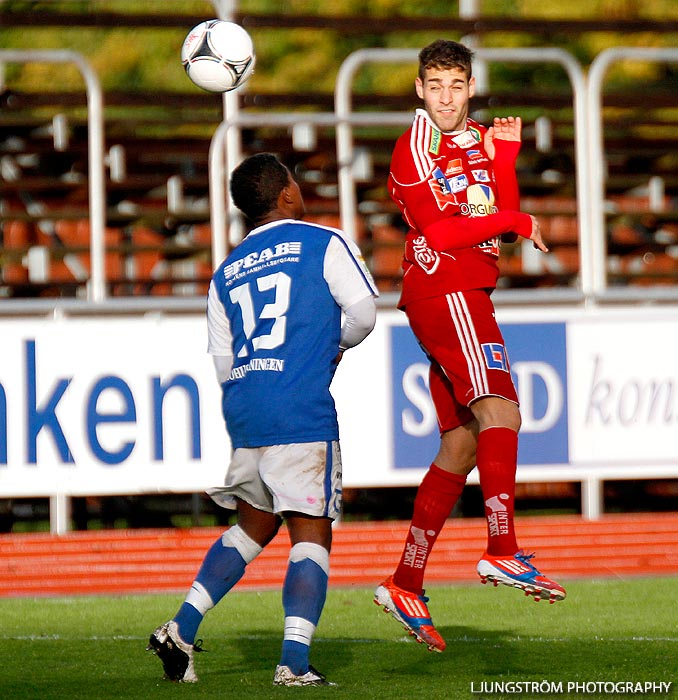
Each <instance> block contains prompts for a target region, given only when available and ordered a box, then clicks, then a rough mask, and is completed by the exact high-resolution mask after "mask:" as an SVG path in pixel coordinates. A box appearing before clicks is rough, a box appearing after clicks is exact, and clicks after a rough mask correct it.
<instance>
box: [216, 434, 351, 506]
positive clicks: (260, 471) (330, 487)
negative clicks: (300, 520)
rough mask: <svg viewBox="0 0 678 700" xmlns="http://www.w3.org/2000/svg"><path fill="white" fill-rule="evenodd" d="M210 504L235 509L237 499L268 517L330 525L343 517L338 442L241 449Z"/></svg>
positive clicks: (234, 457) (237, 451)
mask: <svg viewBox="0 0 678 700" xmlns="http://www.w3.org/2000/svg"><path fill="white" fill-rule="evenodd" d="M207 493H208V494H209V496H210V497H211V498H212V500H213V501H214V502H215V503H217V504H218V505H220V506H222V507H223V508H229V509H234V508H235V507H236V499H238V498H239V499H241V500H243V501H245V502H246V503H249V504H250V505H251V506H253V507H254V508H257V509H258V510H263V511H266V512H268V513H277V514H282V513H285V512H294V513H303V514H305V515H313V516H317V517H325V518H331V519H332V520H334V519H335V518H336V517H337V516H338V515H339V513H340V512H341V501H342V493H341V452H340V450H339V442H338V441H336V440H335V441H332V442H304V443H294V444H291V445H271V446H269V447H252V448H247V447H240V448H238V449H236V450H235V451H234V452H233V457H232V459H231V464H230V466H229V468H228V471H227V472H226V480H225V482H224V485H223V486H219V487H216V488H212V489H208V490H207Z"/></svg>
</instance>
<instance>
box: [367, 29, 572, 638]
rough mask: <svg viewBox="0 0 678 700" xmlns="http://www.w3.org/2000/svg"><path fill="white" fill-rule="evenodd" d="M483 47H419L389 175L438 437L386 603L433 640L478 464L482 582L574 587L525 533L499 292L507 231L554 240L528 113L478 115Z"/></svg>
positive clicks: (514, 404) (510, 236)
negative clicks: (536, 173)
mask: <svg viewBox="0 0 678 700" xmlns="http://www.w3.org/2000/svg"><path fill="white" fill-rule="evenodd" d="M472 58H473V54H472V52H471V51H470V50H469V49H468V48H467V47H466V46H464V45H463V44H458V43H457V42H454V41H448V40H443V39H440V40H438V41H435V42H433V43H432V44H430V45H429V46H427V47H426V48H424V49H423V50H422V51H421V52H420V54H419V74H418V77H417V78H416V81H415V87H416V91H417V95H418V96H419V97H420V98H421V99H422V100H423V102H424V109H418V110H417V111H416V113H415V117H414V123H413V124H412V126H411V127H410V128H409V129H408V130H407V131H406V132H405V133H404V134H403V135H402V136H401V137H400V138H399V139H398V141H397V143H396V145H395V149H394V151H393V156H392V160H391V171H390V175H389V190H390V194H391V197H392V198H393V200H394V201H395V202H396V203H397V205H398V207H399V208H400V210H401V212H402V215H403V218H404V220H405V222H406V223H407V224H408V226H409V227H410V230H409V232H408V234H407V239H406V243H405V253H404V259H403V270H404V275H403V284H402V294H401V298H400V301H399V304H398V306H399V308H401V309H403V310H404V311H405V313H406V314H407V317H408V320H409V323H410V326H411V328H412V330H413V332H414V334H415V335H416V337H417V339H418V341H419V342H420V344H421V346H422V348H423V349H424V351H425V352H426V353H427V355H428V357H429V360H430V363H431V365H430V372H429V378H430V393H431V398H432V400H433V404H434V406H435V409H436V413H437V418H438V424H439V428H440V434H441V440H440V449H439V451H438V454H437V455H436V457H435V459H434V461H433V464H431V466H430V468H429V470H428V471H427V473H426V475H425V476H424V479H423V480H422V482H421V485H420V486H419V489H418V491H417V497H416V499H415V503H414V513H413V516H412V522H411V525H410V529H409V533H408V536H407V539H406V542H405V547H404V550H403V554H402V557H401V559H400V562H399V564H398V566H397V568H396V570H395V572H394V573H393V575H392V576H390V577H389V578H387V579H386V581H384V582H383V583H382V584H381V585H380V586H379V587H378V588H377V590H376V592H375V602H376V603H377V604H378V605H381V606H383V607H384V610H385V611H386V612H389V613H390V614H391V615H392V616H393V617H394V618H395V619H396V620H398V621H399V622H400V623H402V624H403V625H404V626H405V628H406V629H407V630H408V631H409V632H410V633H411V634H413V635H414V636H415V637H416V639H417V641H419V642H422V643H424V644H426V645H427V646H428V648H429V649H431V650H433V651H443V650H444V649H445V641H444V640H443V638H442V637H441V636H440V634H439V633H438V631H437V630H436V629H435V627H434V625H433V622H432V620H431V616H430V614H429V611H428V607H427V605H426V603H427V602H428V598H426V597H425V596H424V590H423V580H424V572H425V569H426V563H427V561H428V557H429V555H430V554H431V550H432V548H433V546H434V544H435V541H436V538H437V537H438V534H439V533H440V530H441V529H442V527H443V525H444V524H445V521H446V520H447V518H448V517H449V516H450V514H451V512H452V509H453V508H454V505H455V504H456V502H457V500H458V499H459V497H460V495H461V493H462V490H463V488H464V485H465V483H466V477H467V475H468V474H469V472H470V471H471V470H472V469H473V468H474V467H475V466H477V467H478V473H479V477H480V485H481V489H482V493H483V500H484V502H485V517H486V519H487V549H486V551H485V552H484V553H483V555H482V557H481V558H480V560H479V562H478V566H477V571H478V574H479V576H480V578H481V581H482V582H483V583H486V582H487V581H492V582H493V583H494V584H495V585H497V584H498V583H503V584H506V585H509V586H514V587H516V588H520V589H522V590H523V591H525V594H526V595H531V596H533V597H534V598H535V600H541V599H546V600H550V601H551V602H555V601H556V600H562V599H564V598H565V590H564V589H563V587H562V586H560V585H559V584H558V583H556V582H555V581H552V580H550V579H548V578H547V577H546V576H543V575H542V574H541V573H540V572H539V571H538V570H537V569H536V568H535V567H534V566H533V564H532V563H531V561H530V560H531V558H532V555H528V554H525V553H524V552H523V551H522V550H520V549H519V547H518V543H517V540H516V534H515V529H514V523H513V512H514V496H515V476H516V466H517V455H518V430H519V429H520V411H519V408H518V396H517V394H516V390H515V387H514V384H513V381H512V379H511V373H510V367H509V361H508V356H507V353H506V348H505V346H504V340H503V338H502V335H501V332H500V330H499V327H498V325H497V322H496V320H495V315H494V306H493V304H492V301H491V299H490V295H491V293H492V291H493V289H494V288H495V286H496V282H497V277H498V274H499V268H498V263H497V261H498V258H499V248H500V244H501V240H502V238H503V239H504V240H515V239H516V236H521V237H523V238H526V239H529V240H531V241H532V242H533V245H534V246H535V247H536V248H538V249H539V250H541V251H542V252H547V251H548V248H547V247H546V245H545V244H544V242H543V240H542V236H541V232H540V229H539V224H538V222H537V220H536V219H535V218H534V217H533V216H531V215H529V214H525V213H521V212H520V202H519V191H518V183H517V178H516V172H515V163H516V158H517V156H518V152H519V150H520V140H521V120H520V119H519V118H513V117H506V118H497V119H495V120H494V123H493V125H492V126H491V127H490V128H489V129H488V128H486V127H484V126H482V125H480V124H478V123H476V122H475V121H473V120H472V119H470V118H469V116H468V109H469V100H470V98H471V97H472V96H473V93H474V89H475V81H474V78H473V77H472V71H471V62H472Z"/></svg>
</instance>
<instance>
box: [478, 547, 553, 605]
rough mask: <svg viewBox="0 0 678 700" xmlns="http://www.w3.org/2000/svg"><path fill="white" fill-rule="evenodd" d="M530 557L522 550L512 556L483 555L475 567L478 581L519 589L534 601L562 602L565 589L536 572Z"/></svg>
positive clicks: (531, 555)
mask: <svg viewBox="0 0 678 700" xmlns="http://www.w3.org/2000/svg"><path fill="white" fill-rule="evenodd" d="M532 557H534V554H525V553H524V552H523V551H522V550H521V551H520V552H518V553H517V554H515V555H513V556H500V557H493V556H491V555H489V554H487V553H485V554H484V555H483V556H482V558H481V559H480V561H479V562H478V566H477V571H478V576H480V581H481V583H487V582H488V581H492V583H494V585H495V586H497V585H499V584H500V583H503V584H504V585H505V586H513V587H514V588H520V589H522V590H523V591H525V595H526V596H532V597H533V598H534V599H535V600H536V601H539V600H548V601H549V603H555V602H556V601H557V600H564V599H565V595H566V594H565V589H564V588H563V587H562V586H561V585H560V584H559V583H556V582H555V581H552V580H551V579H550V578H547V577H546V576H544V575H543V574H542V573H541V572H540V571H538V570H537V569H536V568H535V567H534V566H533V565H532V564H531V563H530V559H532Z"/></svg>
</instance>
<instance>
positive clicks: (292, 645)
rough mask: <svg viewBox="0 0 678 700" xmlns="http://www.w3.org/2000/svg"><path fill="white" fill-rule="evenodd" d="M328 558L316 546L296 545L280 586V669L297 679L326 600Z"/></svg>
mask: <svg viewBox="0 0 678 700" xmlns="http://www.w3.org/2000/svg"><path fill="white" fill-rule="evenodd" d="M329 570H330V554H329V552H328V551H327V550H326V549H325V548H324V547H321V546H320V545H318V544H314V543H312V542H298V543H297V544H295V545H294V546H293V547H292V549H291V550H290V557H289V564H288V567H287V575H286V576H285V583H284V584H283V609H284V611H285V631H284V635H283V644H282V653H281V655H280V665H281V666H288V667H289V669H290V670H291V671H292V673H294V674H295V675H296V676H303V675H304V674H305V673H307V672H308V656H309V651H310V646H311V640H312V639H313V634H314V633H315V628H316V626H317V625H318V621H319V620H320V614H321V613H322V610H323V607H324V605H325V598H326V597H327V580H328V576H329Z"/></svg>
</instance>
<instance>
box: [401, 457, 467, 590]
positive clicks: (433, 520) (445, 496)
mask: <svg viewBox="0 0 678 700" xmlns="http://www.w3.org/2000/svg"><path fill="white" fill-rule="evenodd" d="M465 484H466V476H463V475H461V474H453V473H452V472H448V471H445V470H444V469H441V468H440V467H438V466H437V465H436V464H432V465H431V466H430V468H429V470H428V471H427V472H426V474H425V476H424V478H423V479H422V482H421V484H420V485H419V488H418V490H417V496H416V498H415V499H414V512H413V514H412V521H411V523H410V529H409V532H408V533H407V539H406V540H405V548H404V550H403V554H402V556H401V558H400V562H399V563H398V566H397V568H396V570H395V573H394V574H393V583H395V585H396V586H399V587H400V588H404V589H405V590H406V591H412V592H413V593H417V594H421V593H422V591H423V586H424V573H425V570H426V564H427V562H428V558H429V556H430V554H431V550H432V549H433V545H434V544H435V541H436V540H437V539H438V535H439V534H440V531H441V530H442V528H443V526H444V525H445V521H446V520H447V519H448V518H449V517H450V515H451V513H452V509H453V508H454V506H455V504H456V503H457V501H458V500H459V496H460V495H461V492H462V491H463V490H464V485H465Z"/></svg>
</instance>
